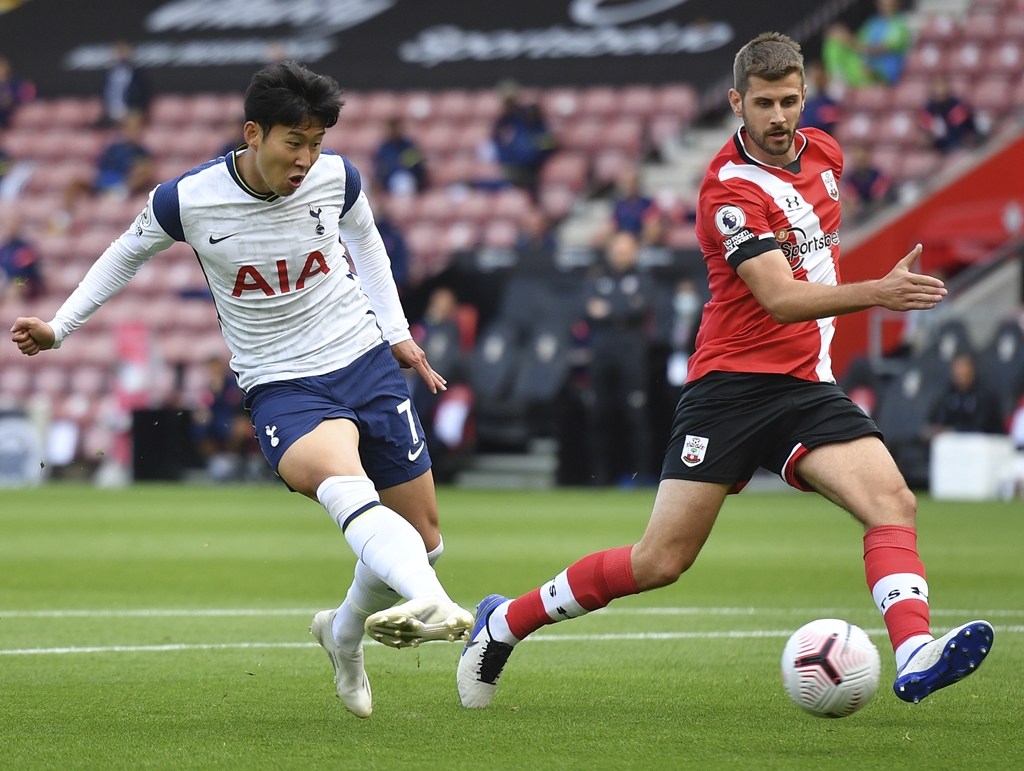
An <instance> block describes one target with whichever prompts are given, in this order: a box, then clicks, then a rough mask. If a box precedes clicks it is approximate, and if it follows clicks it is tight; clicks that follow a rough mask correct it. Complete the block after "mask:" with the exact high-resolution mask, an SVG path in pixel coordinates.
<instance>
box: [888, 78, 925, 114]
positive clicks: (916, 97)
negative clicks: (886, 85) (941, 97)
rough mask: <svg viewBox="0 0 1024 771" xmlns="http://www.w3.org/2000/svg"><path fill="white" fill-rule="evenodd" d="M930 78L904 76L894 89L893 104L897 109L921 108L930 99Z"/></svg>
mask: <svg viewBox="0 0 1024 771" xmlns="http://www.w3.org/2000/svg"><path fill="white" fill-rule="evenodd" d="M930 91H931V83H930V81H929V80H928V78H920V77H919V78H903V79H902V80H901V81H900V82H899V83H898V84H896V86H895V87H894V88H893V89H892V106H893V107H894V108H895V109H897V110H920V109H922V108H923V107H924V106H925V104H926V103H927V101H928V94H929V93H930Z"/></svg>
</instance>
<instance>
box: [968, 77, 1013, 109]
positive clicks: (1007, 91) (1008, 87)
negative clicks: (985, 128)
mask: <svg viewBox="0 0 1024 771" xmlns="http://www.w3.org/2000/svg"><path fill="white" fill-rule="evenodd" d="M1012 95H1013V84H1012V83H1011V82H1010V80H1009V78H1006V77H1000V76H998V75H994V76H990V77H987V78H984V79H982V80H981V81H979V82H978V84H977V85H976V86H975V87H974V89H973V90H972V91H971V96H970V103H971V106H972V107H974V109H975V110H977V111H979V112H981V111H984V112H985V113H987V114H988V115H989V116H991V117H993V118H994V117H997V116H1002V115H1005V114H1006V113H1007V112H1009V111H1010V110H1011V109H1012V107H1013V105H1012V104H1011V102H1010V99H1011V97H1012Z"/></svg>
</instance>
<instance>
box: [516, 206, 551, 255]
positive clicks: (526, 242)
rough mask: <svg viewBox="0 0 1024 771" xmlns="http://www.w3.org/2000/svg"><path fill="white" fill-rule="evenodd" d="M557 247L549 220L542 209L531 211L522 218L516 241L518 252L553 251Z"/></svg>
mask: <svg viewBox="0 0 1024 771" xmlns="http://www.w3.org/2000/svg"><path fill="white" fill-rule="evenodd" d="M556 246H557V241H556V239H555V234H554V231H553V230H552V229H551V220H550V219H548V215H547V214H545V213H544V211H543V210H542V209H531V210H530V212H529V213H528V214H527V215H526V216H525V217H524V218H523V221H522V223H521V224H520V228H519V237H518V238H517V239H516V249H517V250H518V251H527V250H530V251H541V250H547V251H552V252H553V251H554V250H555V247H556Z"/></svg>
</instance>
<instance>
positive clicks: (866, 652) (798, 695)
mask: <svg viewBox="0 0 1024 771" xmlns="http://www.w3.org/2000/svg"><path fill="white" fill-rule="evenodd" d="M881 670H882V663H881V659H880V658H879V656H878V648H876V647H875V644H874V643H873V642H871V638H870V637H868V635H867V633H866V632H865V631H864V630H863V629H861V628H860V627H858V626H854V625H853V624H851V623H849V622H847V621H843V620H842V619H838V618H819V619H818V620H817V621H811V622H810V623H809V624H804V625H803V626H802V627H800V628H799V629H797V630H796V632H794V633H793V636H792V637H790V638H789V641H788V642H787V643H786V648H785V650H784V651H783V652H782V683H783V685H785V687H786V693H788V694H789V698H791V699H792V700H793V701H794V702H795V703H796V705H797V706H798V707H800V708H801V709H803V710H805V711H807V712H810V713H811V714H812V715H816V716H818V717H846V716H847V715H852V714H853V713H854V712H856V711H857V710H859V709H860V708H861V707H863V706H864V705H865V704H867V703H868V701H869V700H870V699H871V697H872V696H873V695H874V693H875V690H876V689H877V688H878V679H879V676H880V674H881Z"/></svg>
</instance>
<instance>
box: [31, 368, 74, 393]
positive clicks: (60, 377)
mask: <svg viewBox="0 0 1024 771" xmlns="http://www.w3.org/2000/svg"><path fill="white" fill-rule="evenodd" d="M67 389H68V372H67V369H66V368H65V367H64V365H63V364H47V365H44V366H42V367H40V368H39V369H38V370H36V373H35V377H33V378H32V392H33V393H34V394H42V395H44V396H50V397H53V396H59V395H61V394H63V393H66V392H67Z"/></svg>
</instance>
